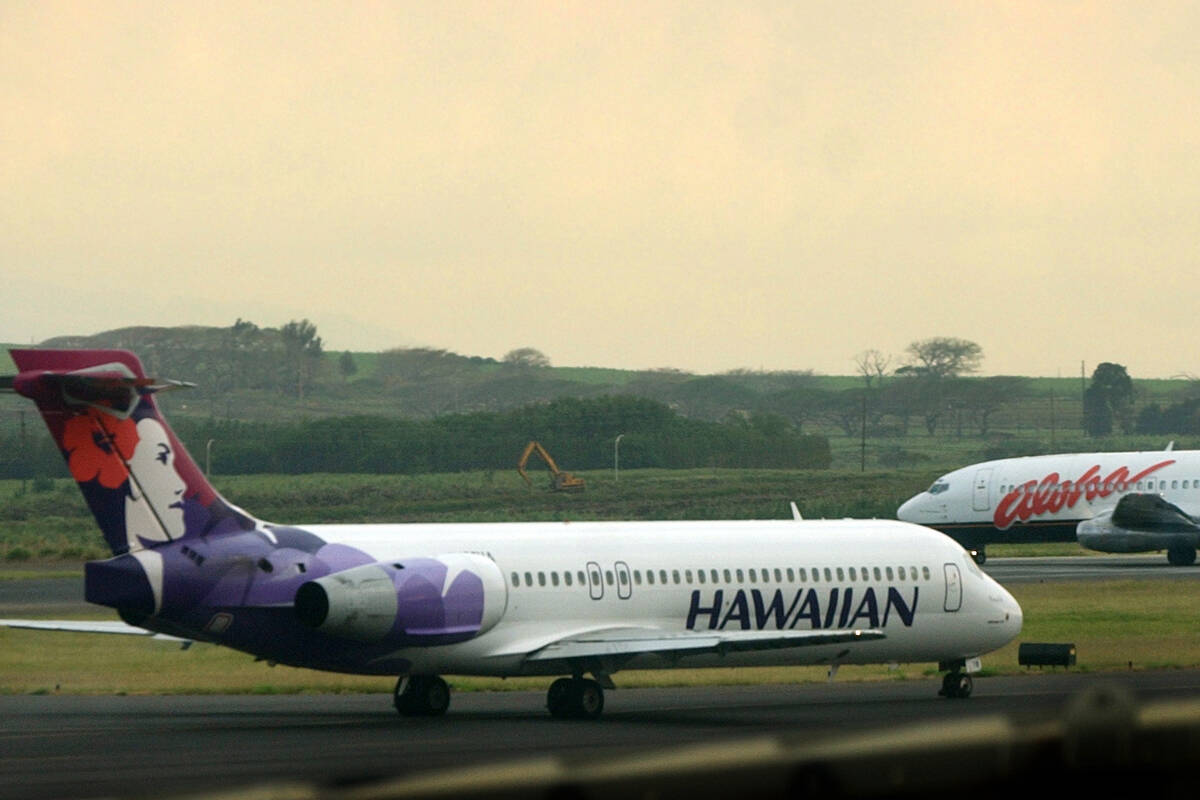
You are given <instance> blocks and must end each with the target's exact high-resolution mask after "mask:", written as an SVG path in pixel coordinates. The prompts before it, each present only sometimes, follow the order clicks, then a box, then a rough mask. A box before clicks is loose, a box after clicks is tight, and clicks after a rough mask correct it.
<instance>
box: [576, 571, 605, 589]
mask: <svg viewBox="0 0 1200 800" xmlns="http://www.w3.org/2000/svg"><path fill="white" fill-rule="evenodd" d="M575 575H576V576H577V577H578V578H579V585H580V586H583V585H584V584H586V583H587V576H586V575H584V574H583V570H579V572H576V573H575ZM599 582H600V581H599V579H597V580H596V583H599Z"/></svg>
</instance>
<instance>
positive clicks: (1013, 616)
mask: <svg viewBox="0 0 1200 800" xmlns="http://www.w3.org/2000/svg"><path fill="white" fill-rule="evenodd" d="M1000 592H1001V594H1000V608H1001V610H1002V611H1003V612H1004V627H1005V628H1006V629H1007V630H1009V631H1011V632H1012V637H1016V635H1017V634H1018V633H1020V632H1021V626H1022V625H1023V624H1024V622H1025V614H1024V612H1022V611H1021V604H1020V603H1018V602H1017V598H1015V597H1013V596H1012V595H1011V594H1009V592H1008V590H1007V589H1005V588H1004V587H1000Z"/></svg>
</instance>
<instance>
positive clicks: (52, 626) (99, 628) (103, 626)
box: [0, 619, 191, 642]
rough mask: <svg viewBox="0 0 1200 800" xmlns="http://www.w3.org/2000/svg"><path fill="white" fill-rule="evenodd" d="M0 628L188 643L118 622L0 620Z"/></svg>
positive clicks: (187, 640)
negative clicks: (143, 637)
mask: <svg viewBox="0 0 1200 800" xmlns="http://www.w3.org/2000/svg"><path fill="white" fill-rule="evenodd" d="M0 628H25V629H29V630H37V631H65V632H68V633H109V634H119V635H126V636H150V637H152V638H154V639H163V640H166V641H169V642H190V641H191V640H190V639H181V638H180V637H178V636H168V635H167V634H165V633H155V632H154V631H148V630H146V629H145V628H138V627H135V626H133V625H127V624H125V623H124V622H121V621H119V620H82V619H0Z"/></svg>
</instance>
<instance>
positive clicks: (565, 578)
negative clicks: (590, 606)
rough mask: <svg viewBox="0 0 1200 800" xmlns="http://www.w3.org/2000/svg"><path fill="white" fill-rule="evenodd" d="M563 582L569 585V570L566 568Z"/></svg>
mask: <svg viewBox="0 0 1200 800" xmlns="http://www.w3.org/2000/svg"><path fill="white" fill-rule="evenodd" d="M563 583H565V584H566V585H567V586H570V585H571V570H567V571H566V572H564V573H563Z"/></svg>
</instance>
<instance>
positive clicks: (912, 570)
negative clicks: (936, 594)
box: [908, 567, 917, 581]
mask: <svg viewBox="0 0 1200 800" xmlns="http://www.w3.org/2000/svg"><path fill="white" fill-rule="evenodd" d="M908 571H909V573H910V574H911V575H912V579H913V580H914V581H915V580H916V579H917V568H916V567H909V568H908Z"/></svg>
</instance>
